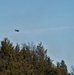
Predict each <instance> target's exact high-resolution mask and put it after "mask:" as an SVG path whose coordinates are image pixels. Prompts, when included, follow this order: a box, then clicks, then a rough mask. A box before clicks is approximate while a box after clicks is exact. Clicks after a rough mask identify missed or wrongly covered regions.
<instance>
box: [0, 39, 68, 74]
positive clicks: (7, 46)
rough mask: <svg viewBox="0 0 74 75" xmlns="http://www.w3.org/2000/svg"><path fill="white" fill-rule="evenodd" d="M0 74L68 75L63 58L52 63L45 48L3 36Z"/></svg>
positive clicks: (0, 48)
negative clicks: (14, 41) (11, 40)
mask: <svg viewBox="0 0 74 75" xmlns="http://www.w3.org/2000/svg"><path fill="white" fill-rule="evenodd" d="M0 75H69V73H68V70H67V66H66V64H65V61H64V60H61V62H57V64H56V65H55V64H53V63H52V60H51V58H50V57H49V56H47V49H44V47H43V45H42V43H41V42H40V43H39V44H38V45H31V44H23V46H22V48H20V46H19V44H17V45H16V46H13V44H12V43H11V42H10V41H9V40H8V39H7V38H5V39H4V40H3V41H1V46H0Z"/></svg>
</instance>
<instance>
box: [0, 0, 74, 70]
mask: <svg viewBox="0 0 74 75" xmlns="http://www.w3.org/2000/svg"><path fill="white" fill-rule="evenodd" d="M15 29H19V30H20V32H19V33H16V32H15V31H14V30H15ZM4 38H8V39H9V40H10V41H11V42H13V43H14V44H16V43H19V44H22V43H26V42H34V43H35V44H38V43H39V42H42V43H43V46H44V47H45V49H47V54H48V56H50V58H51V59H53V60H54V63H56V62H57V61H59V62H60V61H61V60H64V61H65V63H66V65H67V67H68V69H69V70H70V67H71V66H72V65H73V64H74V58H73V57H74V0H0V41H2V40H3V39H4Z"/></svg>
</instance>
